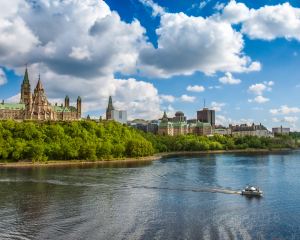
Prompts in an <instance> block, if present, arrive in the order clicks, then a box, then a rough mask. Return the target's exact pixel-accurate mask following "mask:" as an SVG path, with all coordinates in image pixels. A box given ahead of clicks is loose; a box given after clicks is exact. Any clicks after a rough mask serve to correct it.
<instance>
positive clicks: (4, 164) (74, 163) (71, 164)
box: [0, 149, 293, 169]
mask: <svg viewBox="0 0 300 240" xmlns="http://www.w3.org/2000/svg"><path fill="white" fill-rule="evenodd" d="M289 151H293V149H272V150H268V149H239V150H214V151H189V152H184V151H181V152H165V153H158V154H155V155H153V156H148V157H139V158H120V159H106V160H97V161H89V160H65V161H63V160H59V161H55V160H49V161H47V162H30V161H19V162H0V169H1V168H2V169H3V168H37V167H80V166H85V167H89V166H97V165H111V164H130V163H136V162H141V163H142V162H151V161H156V160H159V159H161V158H163V157H171V156H195V155H207V154H226V153H228V154H230V153H240V154H242V153H244V154H269V153H283V152H289Z"/></svg>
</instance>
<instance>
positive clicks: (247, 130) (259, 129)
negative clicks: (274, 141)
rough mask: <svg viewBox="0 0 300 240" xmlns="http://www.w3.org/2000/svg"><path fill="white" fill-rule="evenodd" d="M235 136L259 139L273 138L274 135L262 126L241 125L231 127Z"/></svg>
mask: <svg viewBox="0 0 300 240" xmlns="http://www.w3.org/2000/svg"><path fill="white" fill-rule="evenodd" d="M229 128H230V129H231V134H232V135H233V136H257V137H273V134H272V133H271V132H270V131H269V130H268V129H267V128H266V127H265V126H263V125H262V124H259V125H255V124H254V123H253V124H252V125H250V126H249V125H247V124H241V125H236V126H232V125H229Z"/></svg>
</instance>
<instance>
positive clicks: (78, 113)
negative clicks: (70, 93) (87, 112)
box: [77, 96, 81, 119]
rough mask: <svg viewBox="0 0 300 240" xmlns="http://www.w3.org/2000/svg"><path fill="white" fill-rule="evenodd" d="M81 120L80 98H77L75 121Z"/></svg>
mask: <svg viewBox="0 0 300 240" xmlns="http://www.w3.org/2000/svg"><path fill="white" fill-rule="evenodd" d="M80 118H81V97H80V96H78V98H77V119H80Z"/></svg>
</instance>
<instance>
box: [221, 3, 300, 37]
mask: <svg viewBox="0 0 300 240" xmlns="http://www.w3.org/2000/svg"><path fill="white" fill-rule="evenodd" d="M220 18H221V19H222V20H223V21H224V20H225V21H228V22H230V23H233V24H236V23H242V28H241V32H242V33H244V34H247V35H248V36H249V37H250V38H252V39H264V40H273V39H275V38H286V39H296V40H298V41H300V8H295V7H292V6H291V5H290V3H288V2H286V3H283V4H278V5H274V6H268V5H266V6H264V7H261V8H259V9H249V8H248V7H247V6H246V5H245V4H244V3H237V2H236V1H234V0H232V1H230V2H229V4H228V5H226V6H225V8H224V9H223V12H222V14H221V16H220Z"/></svg>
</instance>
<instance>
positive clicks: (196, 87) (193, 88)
mask: <svg viewBox="0 0 300 240" xmlns="http://www.w3.org/2000/svg"><path fill="white" fill-rule="evenodd" d="M186 90H187V91H190V92H204V91H205V87H203V86H200V85H193V86H192V85H188V86H187V88H186Z"/></svg>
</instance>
